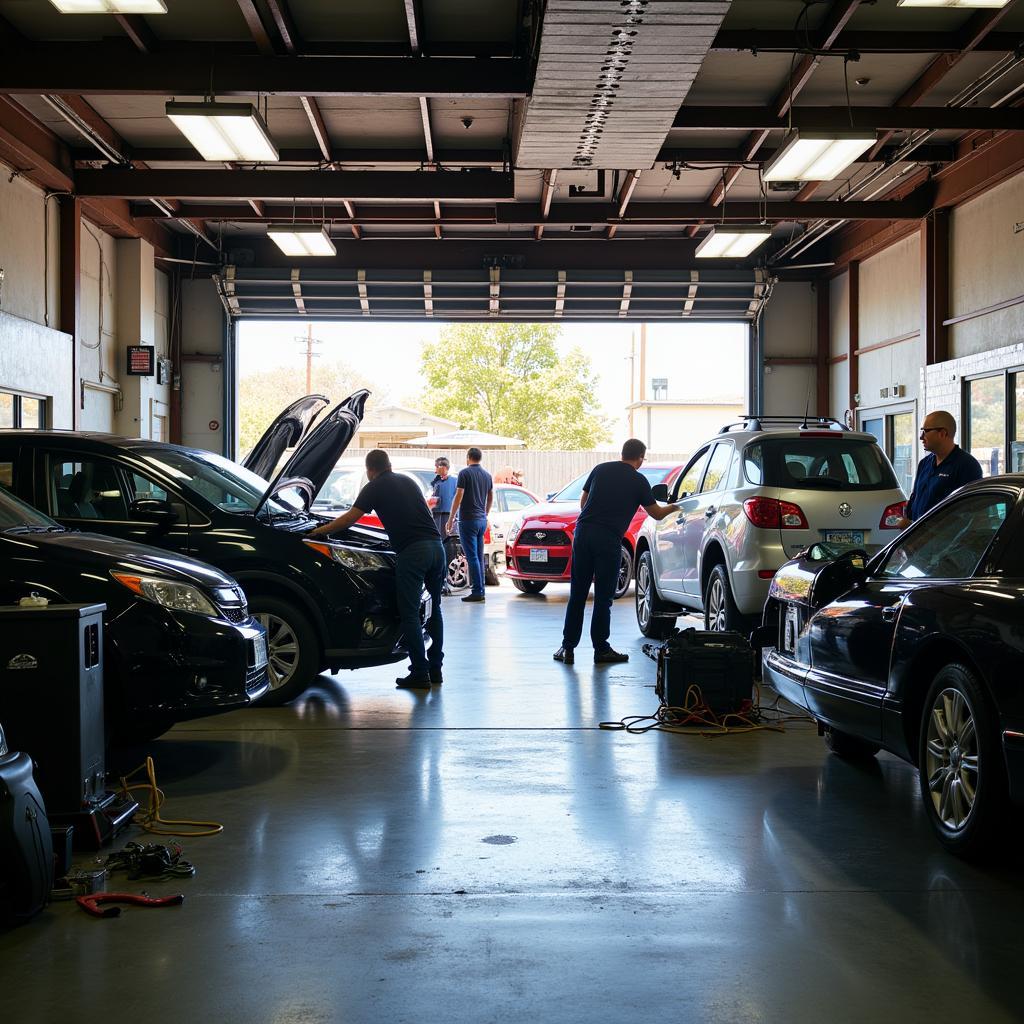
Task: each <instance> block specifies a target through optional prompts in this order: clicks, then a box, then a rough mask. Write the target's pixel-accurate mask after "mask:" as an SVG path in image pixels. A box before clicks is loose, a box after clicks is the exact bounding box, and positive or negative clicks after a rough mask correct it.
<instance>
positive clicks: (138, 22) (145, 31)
mask: <svg viewBox="0 0 1024 1024" xmlns="http://www.w3.org/2000/svg"><path fill="white" fill-rule="evenodd" d="M114 20H115V21H116V22H117V23H118V25H120V26H121V28H122V30H123V31H124V34H125V35H126V36H127V37H128V38H129V39H130V40H131V41H132V44H133V45H134V46H135V49H136V50H138V51H139V53H156V51H157V50H158V49H159V48H160V43H159V41H158V40H157V38H156V36H155V35H154V34H153V30H152V29H151V28H150V27H149V23H148V22H147V21H146V19H145V18H144V17H143V16H142V15H141V14H115V15H114Z"/></svg>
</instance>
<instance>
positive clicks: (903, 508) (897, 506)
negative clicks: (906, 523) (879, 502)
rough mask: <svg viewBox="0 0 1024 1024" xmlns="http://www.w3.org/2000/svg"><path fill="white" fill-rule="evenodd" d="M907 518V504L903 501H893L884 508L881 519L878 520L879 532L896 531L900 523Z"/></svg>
mask: <svg viewBox="0 0 1024 1024" xmlns="http://www.w3.org/2000/svg"><path fill="white" fill-rule="evenodd" d="M906 518H907V503H906V502H905V501H894V502H893V503H892V504H891V505H889V506H887V507H886V510H885V511H884V512H883V513H882V518H881V519H879V520H878V528H879V529H880V530H898V529H899V528H900V527H901V526H902V521H903V520H904V519H906Z"/></svg>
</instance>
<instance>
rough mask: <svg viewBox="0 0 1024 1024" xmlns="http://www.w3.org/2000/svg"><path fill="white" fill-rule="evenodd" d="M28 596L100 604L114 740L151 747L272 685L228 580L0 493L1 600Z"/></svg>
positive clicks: (259, 633) (256, 634)
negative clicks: (69, 526) (187, 722)
mask: <svg viewBox="0 0 1024 1024" xmlns="http://www.w3.org/2000/svg"><path fill="white" fill-rule="evenodd" d="M4 470H5V466H4V465H3V464H2V463H0V473H2V472H3V471H4ZM33 593H35V594H38V595H39V596H40V597H45V598H47V599H48V600H49V601H50V602H51V603H56V604H64V603H69V602H70V603H75V604H99V603H101V602H102V603H103V604H105V605H106V606H107V611H106V613H105V615H104V617H103V623H104V641H105V642H104V652H103V655H104V671H103V682H104V694H105V699H106V717H107V724H108V729H109V731H110V733H111V735H112V736H113V737H114V738H115V739H117V740H120V741H131V740H144V739H150V738H152V737H154V736H158V735H160V733H162V732H164V730H166V729H168V728H170V726H171V725H173V724H174V723H175V722H180V721H182V720H184V719H188V718H197V717H200V716H202V715H210V714H213V713H214V712H217V711H231V710H232V709H234V708H240V707H244V706H245V705H246V704H249V703H251V702H252V701H254V700H257V699H258V698H259V697H261V696H262V695H263V694H264V693H265V692H266V691H267V689H268V683H267V643H266V634H265V633H264V631H263V627H262V626H260V624H259V623H258V622H257V621H256V620H255V619H253V618H252V617H251V616H250V615H249V612H248V610H247V608H246V605H245V595H244V594H243V593H242V591H241V588H240V587H239V586H238V584H237V583H235V581H234V580H233V579H231V578H230V577H229V576H225V575H224V573H222V572H219V571H218V570H216V569H212V568H211V567H210V566H208V565H202V564H201V563H199V562H196V561H194V560H193V559H191V558H185V557H183V556H181V555H176V554H170V553H168V552H166V551H158V550H156V549H155V548H151V547H146V546H145V545H142V544H137V543H134V542H133V543H125V542H124V541H121V540H115V539H113V538H111V537H102V536H99V535H97V534H94V533H78V532H77V531H76V532H71V531H69V530H65V529H64V528H63V527H62V526H59V525H58V524H57V523H55V522H54V521H53V520H52V519H50V518H49V517H48V516H44V515H42V514H41V513H40V512H38V511H37V510H36V509H34V508H31V507H30V506H29V505H27V504H25V503H24V502H23V501H19V500H18V499H17V498H15V497H14V496H13V495H11V494H10V493H9V492H8V491H6V490H5V489H4V488H3V487H0V604H5V605H9V604H17V603H18V601H20V600H21V598H23V597H29V596H31V595H32V594H33Z"/></svg>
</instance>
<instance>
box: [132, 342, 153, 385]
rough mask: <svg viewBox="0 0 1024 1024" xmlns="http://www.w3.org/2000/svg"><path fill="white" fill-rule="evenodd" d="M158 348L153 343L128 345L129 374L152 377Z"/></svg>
mask: <svg viewBox="0 0 1024 1024" xmlns="http://www.w3.org/2000/svg"><path fill="white" fill-rule="evenodd" d="M155 357H156V349H154V348H153V346H152V345H129V346H128V376H130V377H152V376H153V374H154V372H155V369H156V362H155Z"/></svg>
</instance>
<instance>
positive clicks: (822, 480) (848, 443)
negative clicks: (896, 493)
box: [743, 437, 899, 491]
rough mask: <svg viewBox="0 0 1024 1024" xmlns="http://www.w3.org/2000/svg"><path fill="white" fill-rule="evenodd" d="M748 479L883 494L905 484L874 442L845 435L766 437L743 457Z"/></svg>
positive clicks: (794, 486) (767, 483)
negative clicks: (899, 479)
mask: <svg viewBox="0 0 1024 1024" xmlns="http://www.w3.org/2000/svg"><path fill="white" fill-rule="evenodd" d="M743 468H744V472H745V473H746V476H747V480H748V481H749V482H750V483H752V484H759V485H763V486H765V487H783V488H787V489H790V490H829V491H877V490H888V489H890V488H892V489H895V488H896V487H898V486H899V485H898V484H897V482H896V476H895V474H894V473H893V471H892V467H891V466H890V465H889V462H888V460H887V459H886V458H885V456H884V455H883V454H882V450H881V449H880V448H879V447H878V445H877V444H875V443H874V442H873V441H860V440H854V439H852V438H844V437H834V438H833V437H779V438H766V439H765V440H763V441H758V442H757V443H756V444H752V445H748V446H747V448H746V450H745V451H744V453H743Z"/></svg>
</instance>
